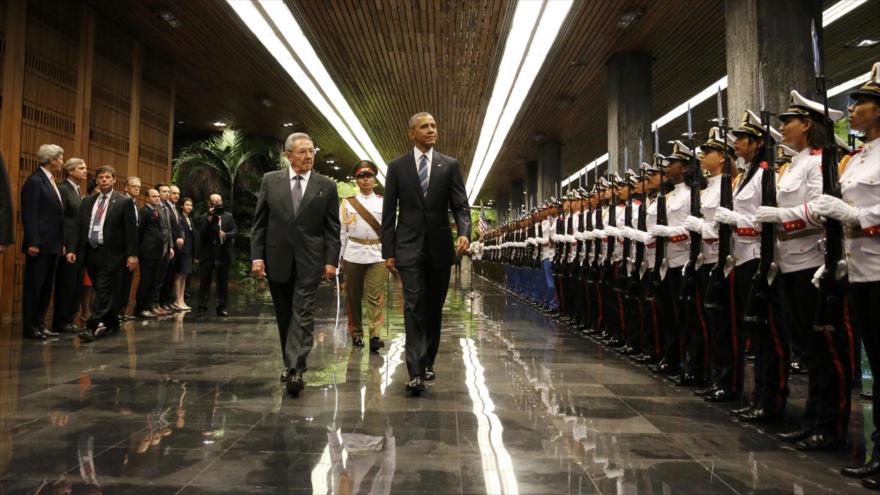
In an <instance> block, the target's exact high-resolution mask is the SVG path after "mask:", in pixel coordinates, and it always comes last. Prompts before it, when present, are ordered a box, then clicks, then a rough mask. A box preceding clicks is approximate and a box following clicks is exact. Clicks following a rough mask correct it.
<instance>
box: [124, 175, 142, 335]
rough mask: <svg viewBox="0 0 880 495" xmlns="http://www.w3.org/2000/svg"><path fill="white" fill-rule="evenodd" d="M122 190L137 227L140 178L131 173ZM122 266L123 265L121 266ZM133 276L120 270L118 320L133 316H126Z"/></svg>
mask: <svg viewBox="0 0 880 495" xmlns="http://www.w3.org/2000/svg"><path fill="white" fill-rule="evenodd" d="M122 189H123V191H125V195H126V196H128V197H129V198H131V203H132V204H131V208H132V210H134V223H135V227H139V225H140V212H139V211H138V202H137V198H138V196H140V195H141V179H140V178H139V177H135V176H133V175H130V176H128V178H127V179H125V185H124V186H123V188H122ZM123 268H124V267H123ZM133 278H134V273H133V272H131V271H130V270H125V269H123V270H122V289H121V290H120V291H119V295H120V296H121V297H120V298H119V319H120V321H125V320H127V319H129V318H134V316H131V317H129V316H127V315H126V312H127V310H128V302H129V298H130V297H131V282H132V279H133Z"/></svg>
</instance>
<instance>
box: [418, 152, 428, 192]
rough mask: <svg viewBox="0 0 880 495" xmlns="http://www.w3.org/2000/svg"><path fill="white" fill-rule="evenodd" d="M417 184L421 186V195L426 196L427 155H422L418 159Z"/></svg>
mask: <svg viewBox="0 0 880 495" xmlns="http://www.w3.org/2000/svg"><path fill="white" fill-rule="evenodd" d="M419 184H421V186H422V195H423V196H427V195H428V155H422V157H421V158H420V159H419Z"/></svg>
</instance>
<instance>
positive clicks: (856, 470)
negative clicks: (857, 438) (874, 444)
mask: <svg viewBox="0 0 880 495" xmlns="http://www.w3.org/2000/svg"><path fill="white" fill-rule="evenodd" d="M840 474H842V475H844V476H846V477H847V478H867V477H868V476H876V475H878V474H880V461H875V460H873V459H872V460H870V461H868V462H866V463H865V464H861V465H858V466H846V467H843V468H841V469H840Z"/></svg>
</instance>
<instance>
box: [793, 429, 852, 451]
mask: <svg viewBox="0 0 880 495" xmlns="http://www.w3.org/2000/svg"><path fill="white" fill-rule="evenodd" d="M844 443H845V442H844V441H843V440H841V439H839V438H837V437H834V436H831V435H826V434H824V433H813V434H812V435H810V436H808V437H807V438H804V439H803V440H801V441H800V442H798V443H797V444H795V446H794V448H796V449H798V450H803V451H805V452H827V451H829V450H837V449H839V448H841V447H843V445H844Z"/></svg>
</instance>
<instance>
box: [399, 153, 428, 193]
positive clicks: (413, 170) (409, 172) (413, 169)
mask: <svg viewBox="0 0 880 495" xmlns="http://www.w3.org/2000/svg"><path fill="white" fill-rule="evenodd" d="M407 156H408V158H407V159H406V165H405V166H404V167H403V168H404V171H403V173H404V174H405V175H406V176H407V177H409V178H410V183H411V184H412V188H413V190H415V191H416V196H418V197H419V201H420V202H421V203H422V205H424V204H425V195H424V194H421V192H422V184H421V183H420V182H419V170H418V165H417V164H416V157H415V155H414V154H413V152H412V150H410V152H409V154H408V155H407ZM428 192H431V183H430V182H428Z"/></svg>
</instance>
